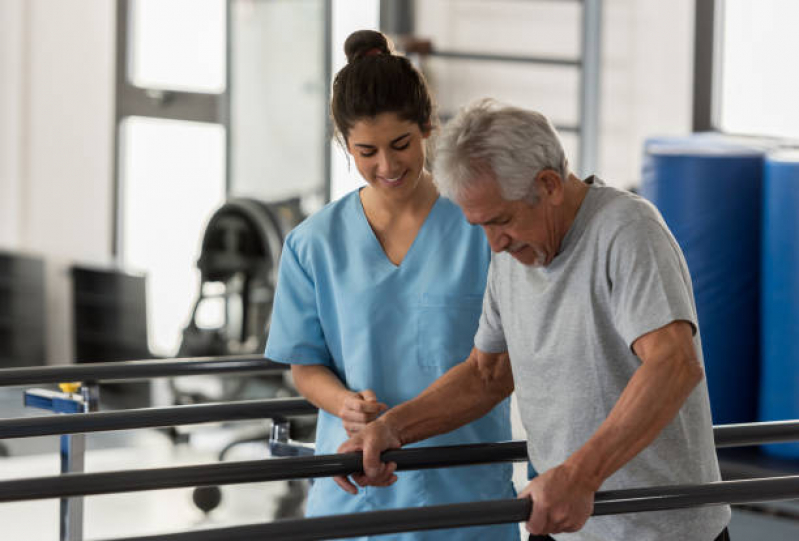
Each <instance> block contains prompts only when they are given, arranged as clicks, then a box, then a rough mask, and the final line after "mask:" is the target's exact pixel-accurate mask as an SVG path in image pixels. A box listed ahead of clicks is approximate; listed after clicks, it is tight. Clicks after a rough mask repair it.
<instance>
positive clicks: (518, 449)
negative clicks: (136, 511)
mask: <svg viewBox="0 0 799 541" xmlns="http://www.w3.org/2000/svg"><path fill="white" fill-rule="evenodd" d="M525 447H526V444H525V442H512V443H510V444H505V445H504V446H501V447H499V448H498V447H497V444H491V443H479V444H472V445H453V446H447V447H416V448H412V449H398V450H394V451H386V452H385V453H383V460H385V461H387V462H396V463H397V469H398V470H410V469H427V468H441V467H446V466H466V465H471V464H487V463H491V462H499V461H505V462H507V461H511V460H520V461H525V460H527V453H526V452H525ZM361 464H362V459H361V454H360V453H347V454H337V455H318V456H310V457H291V458H271V459H265V460H250V461H242V462H230V463H217V464H202V465H197V466H181V467H176V468H155V469H147V470H123V471H114V472H102V473H82V474H67V475H60V476H48V477H33V478H26V479H14V480H9V481H2V482H0V502H10V501H21V500H38V499H45V498H60V497H70V496H89V495H96V494H111V493H116V492H134V491H139V490H158V489H165V488H180V487H195V486H204V485H227V484H238V483H256V482H261V481H280V480H285V479H304V478H311V477H331V476H335V475H350V474H352V473H356V472H359V471H361V467H362V466H361Z"/></svg>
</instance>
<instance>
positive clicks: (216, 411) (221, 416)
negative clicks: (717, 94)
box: [0, 398, 799, 460]
mask: <svg viewBox="0 0 799 541" xmlns="http://www.w3.org/2000/svg"><path fill="white" fill-rule="evenodd" d="M316 411H317V409H316V407H315V406H314V405H313V404H311V403H310V402H308V401H306V400H305V399H302V398H289V399H278V400H250V401H241V402H229V403H216V404H202V405H192V406H175V407H168V408H140V409H129V410H123V411H113V412H94V413H81V414H73V415H51V416H42V417H23V418H20V419H0V439H10V438H26V437H34V436H52V435H61V434H78V433H83V432H103V431H110V430H129V429H136V428H157V427H164V426H178V425H185V424H197V423H206V422H215V421H233V420H237V419H238V420H242V419H268V418H274V417H277V416H281V415H282V416H292V415H312V414H314V413H316ZM713 436H714V439H715V443H716V447H717V448H722V447H742V446H746V445H762V444H766V443H785V442H791V441H799V420H786V421H771V422H765V423H747V424H730V425H717V426H714V427H713ZM496 445H497V446H502V445H505V444H496ZM517 448H518V447H517ZM518 460H525V459H524V458H523V457H519V458H518Z"/></svg>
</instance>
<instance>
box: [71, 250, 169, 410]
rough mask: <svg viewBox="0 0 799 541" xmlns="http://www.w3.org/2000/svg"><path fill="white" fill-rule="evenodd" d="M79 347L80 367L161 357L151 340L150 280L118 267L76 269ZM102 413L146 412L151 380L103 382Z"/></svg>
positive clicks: (74, 292)
mask: <svg viewBox="0 0 799 541" xmlns="http://www.w3.org/2000/svg"><path fill="white" fill-rule="evenodd" d="M70 277H71V279H72V317H73V320H72V321H73V332H72V336H73V345H74V348H75V360H76V362H77V363H93V362H114V361H137V360H146V359H153V358H155V357H154V356H153V354H152V353H151V352H150V348H149V345H148V342H147V277H146V275H144V274H136V273H131V272H126V271H123V270H121V269H118V268H114V267H108V268H102V267H89V266H82V265H73V266H72V267H71V268H70ZM101 389H102V392H101V393H100V395H101V396H100V402H101V408H102V409H124V408H144V407H149V406H150V403H151V393H150V384H149V383H148V382H126V383H103V384H102V385H101Z"/></svg>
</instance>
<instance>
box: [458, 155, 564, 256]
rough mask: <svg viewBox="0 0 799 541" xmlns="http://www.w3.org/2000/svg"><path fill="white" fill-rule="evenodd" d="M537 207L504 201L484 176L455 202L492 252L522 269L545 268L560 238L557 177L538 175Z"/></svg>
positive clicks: (492, 180)
mask: <svg viewBox="0 0 799 541" xmlns="http://www.w3.org/2000/svg"><path fill="white" fill-rule="evenodd" d="M534 182H535V183H536V187H537V188H538V195H539V199H538V203H536V204H535V205H530V204H529V203H527V202H526V201H508V200H506V199H504V198H503V197H502V193H501V192H500V189H499V184H497V182H496V180H495V178H494V176H493V174H490V173H485V174H483V176H482V177H481V178H478V179H476V182H475V183H474V185H473V187H472V188H471V189H470V190H468V191H467V192H466V193H465V194H464V195H463V196H462V197H461V198H460V200H459V201H458V204H459V205H460V207H461V209H462V210H463V214H464V215H465V216H466V219H467V220H468V221H469V223H471V224H473V225H480V226H482V228H483V230H484V231H485V234H486V237H488V243H489V244H490V245H491V250H493V251H494V252H508V253H510V254H511V255H512V256H513V257H514V258H516V260H517V261H519V262H520V263H522V264H524V265H533V266H539V267H540V266H546V265H549V263H551V262H552V259H553V258H554V257H555V255H556V254H557V252H558V248H559V247H560V242H561V240H562V238H563V235H562V234H559V233H558V231H559V229H558V227H557V225H558V218H559V216H560V208H561V206H562V205H561V204H562V201H563V187H562V183H561V181H560V177H559V176H558V175H557V174H555V173H553V172H551V171H545V172H542V173H539V175H538V176H537V177H536V179H535V181H534Z"/></svg>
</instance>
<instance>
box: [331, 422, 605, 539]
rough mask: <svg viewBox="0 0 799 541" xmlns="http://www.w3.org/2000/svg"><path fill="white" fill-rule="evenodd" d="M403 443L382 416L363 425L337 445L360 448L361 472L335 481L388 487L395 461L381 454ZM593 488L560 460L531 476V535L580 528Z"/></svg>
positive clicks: (352, 486)
mask: <svg viewBox="0 0 799 541" xmlns="http://www.w3.org/2000/svg"><path fill="white" fill-rule="evenodd" d="M401 446H402V443H401V441H400V438H399V435H398V434H396V432H395V431H394V430H393V429H392V428H391V427H390V426H389V425H388V424H387V423H385V422H383V420H382V419H376V420H375V421H374V422H371V423H368V424H367V425H366V426H363V427H362V428H361V430H359V431H358V433H357V434H355V435H353V436H351V437H350V439H349V440H347V441H346V442H344V443H343V444H342V445H341V446H340V447H339V448H338V452H339V453H351V452H356V451H363V473H360V474H353V475H351V476H350V477H349V478H348V477H336V478H335V481H336V483H337V484H338V485H339V486H340V487H341V488H342V489H343V490H345V491H346V492H349V493H350V494H357V493H358V487H357V486H356V485H358V486H361V487H365V486H381V487H385V486H389V485H392V484H394V482H396V480H397V476H396V475H395V473H394V472H395V471H396V469H397V465H396V463H393V462H389V463H383V462H382V461H381V460H380V453H381V452H383V451H385V450H388V449H398V448H400V447H401ZM595 491H596V488H594V487H592V486H590V485H589V483H588V482H586V480H585V478H584V477H583V476H581V475H580V474H579V472H577V471H576V470H575V469H574V468H572V467H571V466H569V465H568V463H563V464H561V465H560V466H556V467H554V468H552V469H550V470H548V471H546V472H544V473H543V474H541V475H539V476H538V477H536V478H534V479H533V480H532V481H530V483H528V485H527V486H526V487H525V488H524V490H523V491H522V492H521V493H520V494H519V498H531V499H532V501H533V510H532V513H531V514H530V516H529V517H528V519H527V522H526V524H525V526H526V528H527V531H528V532H530V533H531V534H533V535H548V534H551V533H560V532H576V531H578V530H580V529H581V528H582V527H583V526H584V525H585V522H586V521H587V520H588V518H589V517H590V516H591V513H592V511H593V509H594V493H595Z"/></svg>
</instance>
